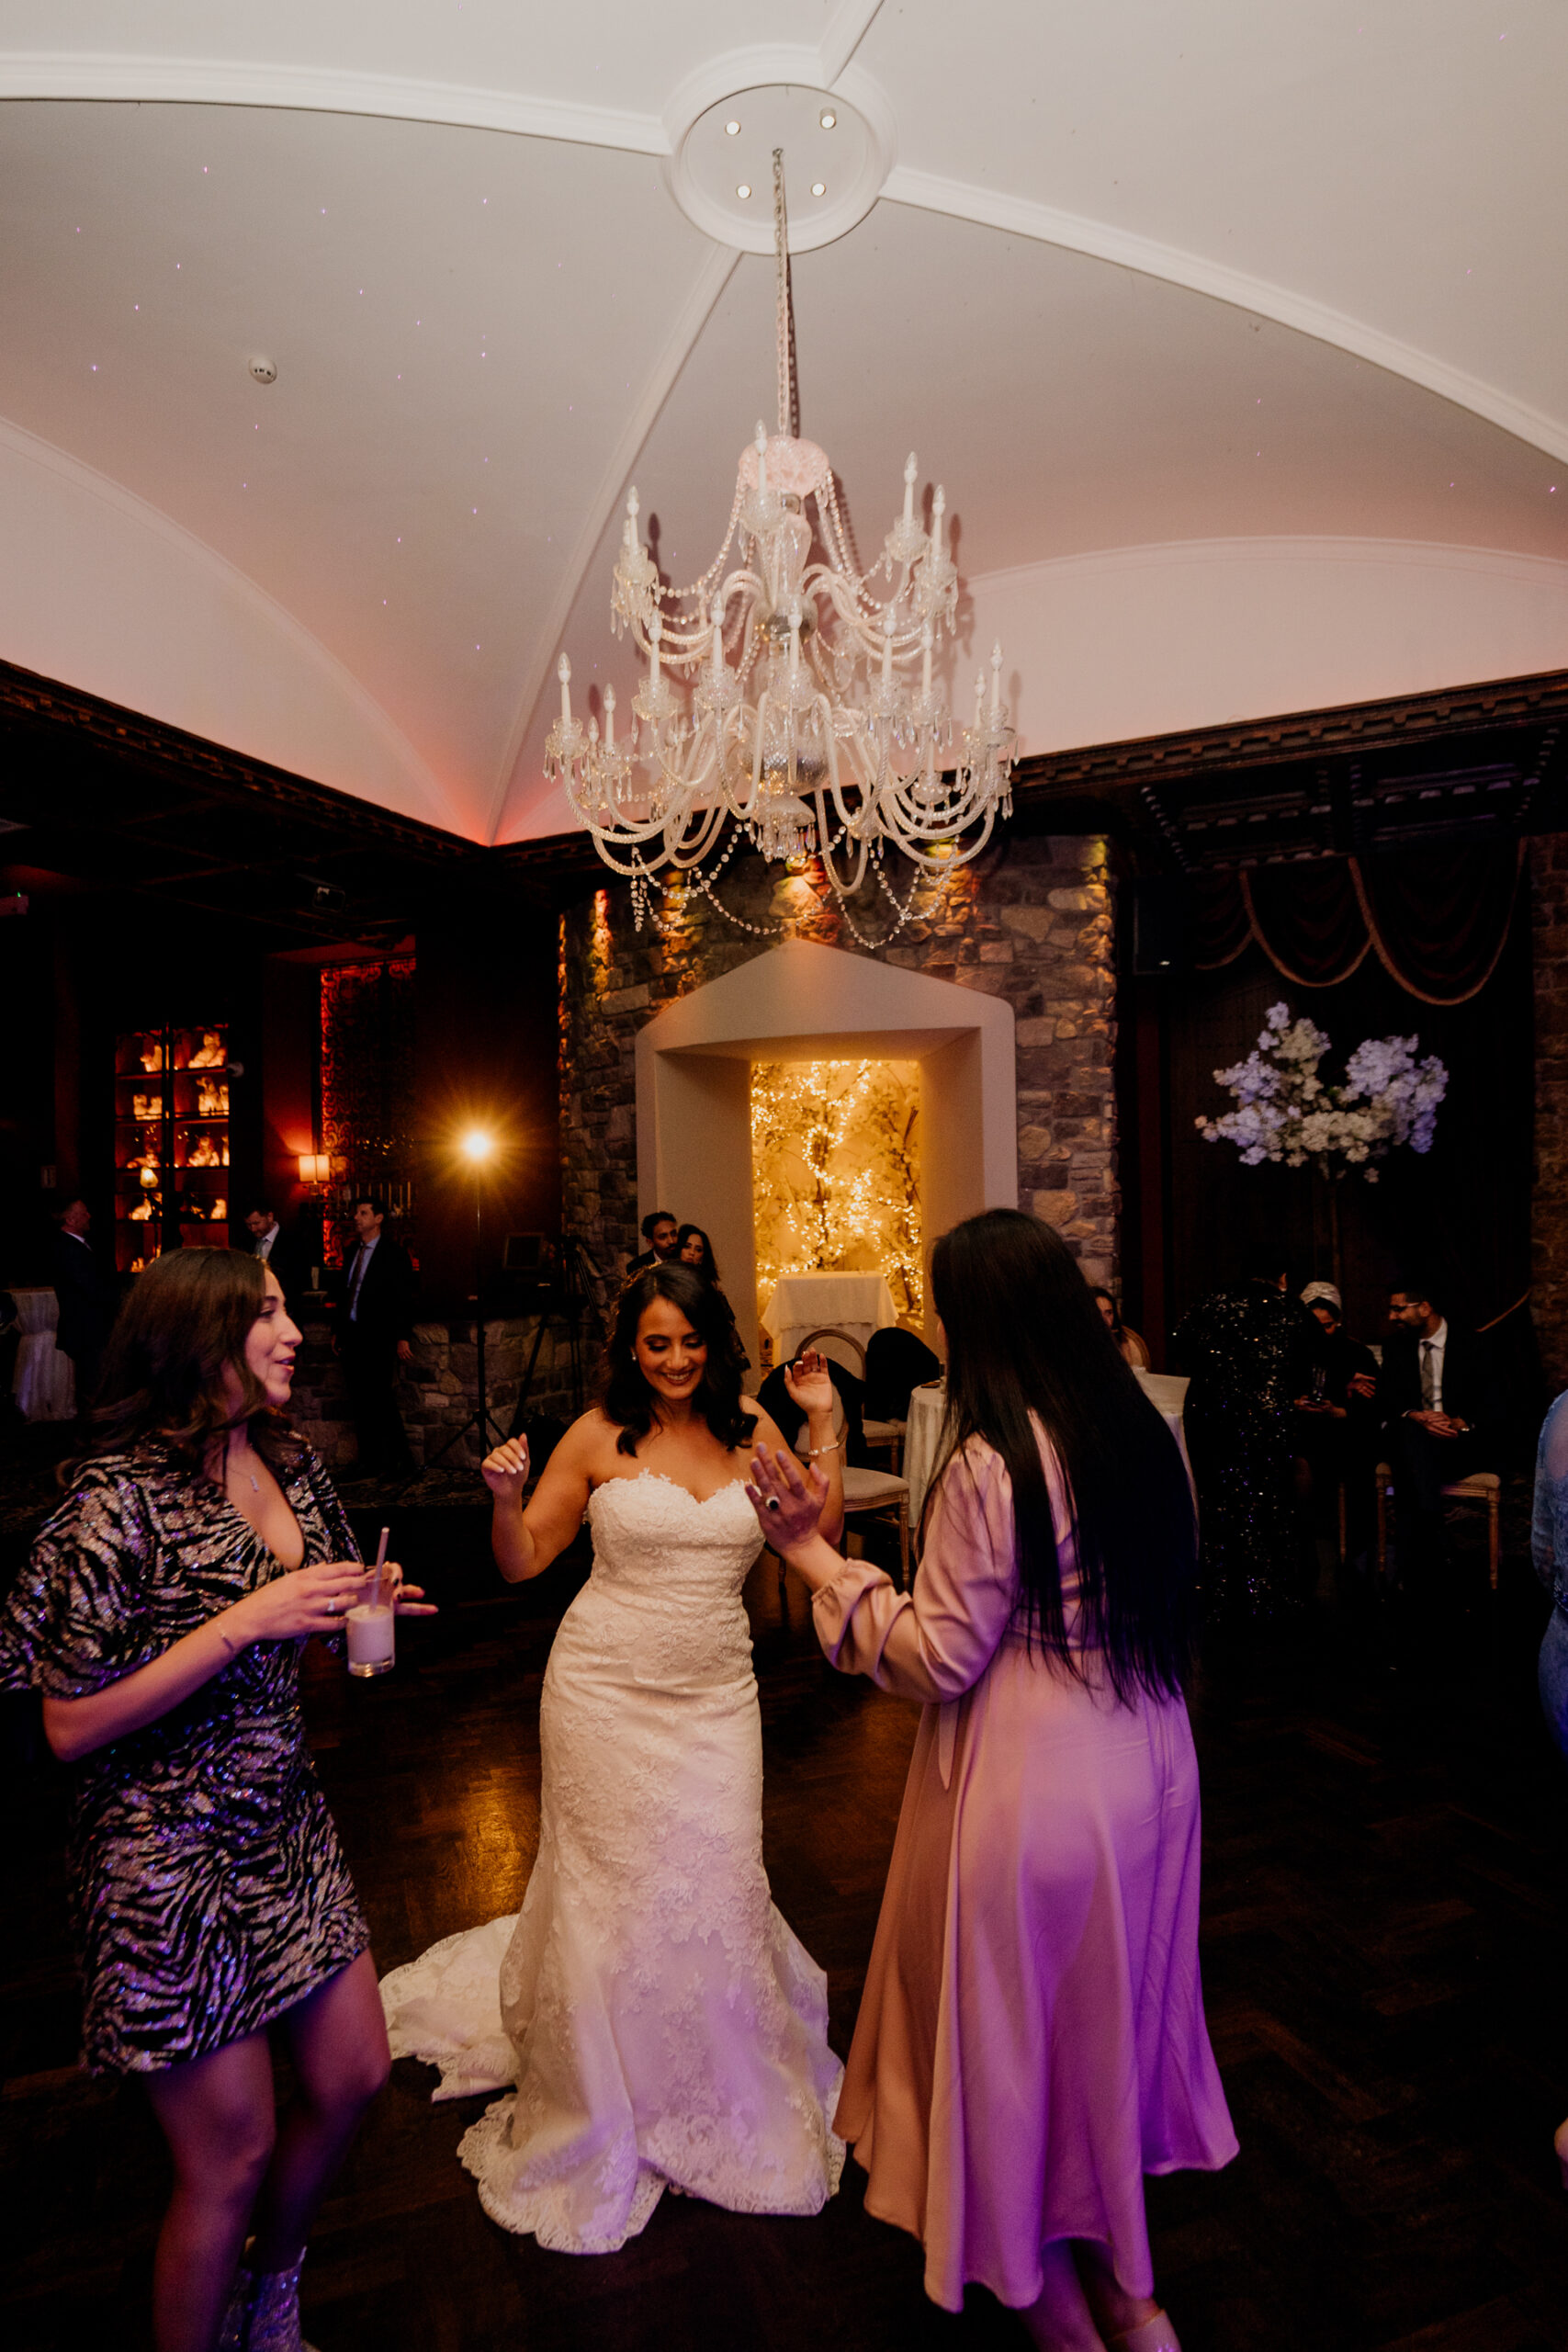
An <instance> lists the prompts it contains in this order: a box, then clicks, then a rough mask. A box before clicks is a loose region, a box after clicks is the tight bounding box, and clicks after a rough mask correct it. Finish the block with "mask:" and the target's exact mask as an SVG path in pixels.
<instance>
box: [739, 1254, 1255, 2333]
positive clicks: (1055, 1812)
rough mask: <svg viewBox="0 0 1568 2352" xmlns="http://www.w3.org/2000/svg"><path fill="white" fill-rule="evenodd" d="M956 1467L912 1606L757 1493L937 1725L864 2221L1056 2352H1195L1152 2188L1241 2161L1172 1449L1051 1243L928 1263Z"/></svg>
mask: <svg viewBox="0 0 1568 2352" xmlns="http://www.w3.org/2000/svg"><path fill="white" fill-rule="evenodd" d="M931 1274H932V1292H933V1296H934V1300H935V1305H936V1307H937V1311H938V1313H939V1315H940V1316H941V1317H942V1323H943V1325H944V1326H945V1329H946V1334H947V1352H948V1383H947V1387H948V1409H947V1423H946V1428H945V1431H944V1443H945V1466H944V1468H943V1469H942V1472H941V1473H940V1474H939V1476H938V1478H937V1479H936V1480H935V1481H933V1485H932V1490H931V1498H930V1500H929V1502H928V1504H927V1509H926V1514H925V1525H924V1532H923V1543H922V1547H921V1555H920V1567H919V1577H918V1578H917V1580H916V1584H915V1590H914V1594H913V1597H912V1598H911V1597H909V1596H907V1595H903V1594H900V1593H898V1592H897V1591H896V1590H895V1589H894V1587H893V1586H892V1584H891V1583H890V1582H889V1580H888V1578H887V1577H886V1576H884V1575H883V1574H882V1573H881V1572H880V1570H878V1569H875V1568H873V1567H871V1566H869V1565H868V1564H867V1563H865V1562H864V1561H860V1560H845V1559H843V1558H841V1557H840V1555H839V1554H838V1553H836V1552H834V1551H833V1550H832V1549H831V1548H830V1547H829V1544H827V1543H826V1541H825V1540H824V1539H823V1537H822V1536H821V1535H820V1534H819V1533H818V1532H817V1521H818V1511H819V1510H820V1506H821V1499H822V1493H823V1491H824V1490H823V1488H822V1485H821V1481H820V1478H819V1477H818V1475H817V1474H816V1472H815V1470H813V1472H812V1474H811V1476H810V1477H809V1479H808V1478H807V1477H803V1476H802V1474H801V1472H800V1471H799V1469H798V1468H797V1467H796V1466H795V1464H794V1463H793V1462H792V1461H790V1460H788V1459H787V1458H783V1457H772V1458H770V1457H767V1456H765V1455H763V1454H759V1455H758V1457H757V1459H756V1460H755V1462H754V1464H753V1468H752V1485H751V1487H750V1488H749V1490H748V1491H749V1492H750V1495H751V1498H752V1501H753V1502H754V1503H755V1505H756V1507H757V1510H758V1515H759V1518H760V1519H761V1523H762V1526H763V1529H764V1532H766V1534H767V1537H768V1540H769V1542H770V1543H771V1544H773V1548H774V1549H775V1550H776V1551H777V1552H778V1553H779V1554H780V1555H782V1556H783V1557H784V1559H785V1560H787V1561H788V1563H789V1565H790V1566H792V1567H794V1568H795V1569H796V1570H798V1572H799V1573H800V1574H801V1575H802V1576H803V1577H805V1578H806V1580H807V1583H808V1584H809V1585H810V1586H811V1588H812V1590H813V1594H814V1603H813V1606H814V1611H815V1617H816V1623H817V1631H818V1638H819V1640H820V1641H821V1644H822V1646H823V1649H824V1650H825V1651H826V1653H827V1655H828V1657H829V1658H830V1659H831V1661H832V1662H833V1664H834V1665H835V1666H837V1667H838V1668H840V1669H841V1670H842V1671H844V1672H846V1673H860V1674H867V1675H870V1676H871V1678H872V1679H873V1680H874V1681H875V1682H876V1683H877V1684H878V1685H879V1686H880V1687H881V1688H882V1689H883V1690H885V1691H897V1692H898V1693H899V1694H900V1695H902V1696H904V1697H907V1698H914V1699H919V1700H921V1701H923V1702H924V1704H925V1713H924V1714H923V1716H922V1718H921V1722H920V1728H919V1735H918V1736H917V1739H916V1742H915V1752H914V1756H913V1758H912V1760H911V1762H910V1766H909V1779H908V1787H907V1789H906V1791H905V1795H904V1805H903V1811H902V1814H901V1815H900V1818H899V1823H898V1834H897V1842H896V1844H895V1846H894V1850H893V1860H892V1863H891V1866H890V1868H889V1871H888V1879H887V1890H886V1894H885V1896H884V1898H883V1905H882V1916H881V1918H880V1920H879V1921H878V1924H877V1930H876V1939H875V1943H874V1947H873V1951H872V1956H871V1967H870V1971H869V1973H868V1976H867V1979H866V1987H865V1994H864V1997H863V2001H862V2004H861V2011H860V2017H859V2020H858V2022H857V2024H856V2027H855V2034H854V2042H853V2046H852V2050H851V2052H850V2059H849V2065H848V2069H847V2073H846V2076H845V2082H844V2087H843V2092H842V2095H841V2097H840V2102H839V2108H838V2113H837V2116H836V2119H835V2129H836V2131H838V2132H839V2134H840V2136H841V2137H842V2138H844V2139H846V2140H849V2141H851V2142H852V2143H853V2145H854V2153H855V2156H856V2159H857V2161H858V2162H859V2163H861V2164H862V2165H864V2167H865V2169H866V2171H867V2173H868V2174H869V2176H870V2177H869V2181H868V2184H867V2188H866V2206H867V2210H868V2211H870V2212H872V2213H874V2214H875V2215H877V2216H878V2217H879V2218H880V2219H882V2220H884V2221H887V2222H895V2223H897V2225H898V2227H900V2228H902V2229H906V2230H908V2231H910V2232H911V2233H913V2234H914V2235H915V2236H917V2237H919V2239H920V2240H921V2241H922V2243H923V2245H924V2247H925V2278H926V2290H927V2292H928V2293H929V2294H930V2295H931V2298H932V2300H933V2301H936V2302H938V2303H941V2304H942V2305H943V2306H944V2307H945V2308H946V2309H947V2310H949V2311H957V2310H959V2309H960V2308H961V2307H962V2304H963V2301H964V2286H965V2284H966V2283H967V2282H968V2281H970V2280H975V2281H977V2282H978V2283H980V2284H982V2285H984V2286H986V2287H988V2288H989V2289H990V2290H991V2291H992V2293H993V2294H995V2295H996V2296H997V2298H998V2301H1001V2302H1003V2303H1005V2304H1008V2305H1010V2307H1012V2308H1013V2309H1015V2310H1016V2311H1017V2312H1019V2314H1020V2316H1021V2319H1022V2320H1023V2322H1024V2324H1025V2325H1026V2327H1027V2328H1028V2331H1029V2334H1030V2335H1031V2336H1032V2339H1033V2341H1034V2342H1035V2343H1036V2344H1038V2345H1041V2346H1046V2347H1049V2352H1104V2347H1107V2346H1110V2347H1113V2352H1179V2346H1178V2344H1177V2337H1176V2333H1175V2330H1174V2329H1173V2327H1172V2326H1171V2324H1170V2321H1169V2319H1168V2317H1167V2315H1166V2313H1165V2312H1163V2311H1162V2310H1161V2309H1160V2307H1159V2305H1158V2304H1157V2303H1156V2301H1155V2298H1154V2273H1153V2268H1152V2265H1151V2263H1150V2258H1149V2241H1148V2229H1147V2225H1146V2222H1145V2213H1144V2176H1145V2173H1163V2172H1174V2171H1178V2170H1181V2169H1183V2168H1185V2167H1189V2166H1195V2167H1198V2168H1200V2169H1205V2170H1214V2169H1217V2168H1218V2167H1219V2166H1220V2165H1225V2164H1228V2163H1229V2161H1230V2159H1231V2157H1232V2156H1233V2155H1235V2150H1236V2141H1235V2132H1234V2131H1233V2130H1232V2128H1231V2120H1230V2115H1229V2112H1228V2110H1227V2109H1226V2106H1225V2100H1224V2092H1223V2090H1222V2089H1221V2087H1220V2078H1219V2073H1218V2070H1217V2068H1216V2066H1215V2064H1214V2058H1213V2051H1212V2050H1211V2048H1210V2046H1209V2036H1208V2030H1207V2028H1206V2026H1205V2024H1204V2020H1203V2000H1202V1993H1201V1985H1200V1982H1199V1972H1198V1874H1199V1848H1200V1826H1199V1804H1198V1767H1197V1759H1196V1758H1195V1756H1194V1754H1193V1748H1192V1735H1191V1731H1190V1726H1189V1724H1188V1720H1187V1709H1186V1706H1185V1704H1184V1702H1183V1700H1182V1696H1181V1679H1182V1676H1183V1673H1184V1672H1185V1670H1186V1668H1187V1665H1188V1660H1189V1654H1190V1636H1191V1611H1192V1595H1193V1581H1194V1573H1195V1568H1196V1555H1197V1539H1196V1531H1195V1527H1194V1523H1193V1512H1192V1498H1191V1494H1190V1489H1189V1487H1188V1483H1187V1478H1186V1474H1185V1471H1184V1469H1183V1466H1182V1463H1181V1459H1180V1456H1179V1453H1178V1451H1177V1448H1176V1444H1175V1442H1174V1441H1173V1439H1172V1438H1171V1435H1170V1432H1169V1430H1168V1429H1167V1427H1166V1425H1165V1423H1164V1422H1163V1421H1162V1419H1160V1416H1159V1415H1158V1413H1156V1410H1155V1408H1154V1407H1153V1406H1152V1405H1151V1404H1150V1403H1149V1402H1148V1400H1147V1398H1146V1397H1145V1396H1144V1394H1143V1391H1142V1390H1141V1389H1140V1387H1139V1386H1138V1384H1137V1382H1136V1380H1135V1379H1134V1376H1133V1374H1132V1372H1131V1371H1130V1369H1129V1368H1128V1366H1127V1365H1126V1364H1125V1363H1123V1362H1122V1358H1121V1356H1120V1354H1119V1353H1118V1351H1117V1350H1116V1347H1115V1344H1114V1342H1113V1341H1112V1340H1111V1334H1110V1333H1109V1332H1108V1330H1107V1329H1106V1328H1105V1325H1104V1323H1103V1321H1102V1320H1101V1318H1100V1313H1099V1310H1098V1308H1097V1307H1096V1306H1095V1304H1094V1300H1093V1298H1092V1296H1091V1295H1090V1293H1089V1289H1088V1287H1087V1285H1086V1284H1085V1283H1084V1280H1083V1277H1082V1276H1081V1274H1080V1273H1079V1272H1078V1269H1077V1264H1076V1262H1075V1261H1074V1260H1073V1258H1072V1257H1071V1255H1070V1253H1069V1252H1068V1250H1067V1249H1066V1244H1065V1243H1064V1242H1063V1241H1062V1240H1061V1239H1060V1238H1059V1237H1058V1236H1057V1235H1056V1234H1055V1233H1054V1232H1053V1231H1052V1230H1051V1228H1050V1227H1048V1226H1045V1225H1042V1224H1041V1223H1039V1221H1038V1220H1037V1219H1035V1218H1034V1217H1031V1216H1023V1215H1021V1213H1020V1212H1018V1211H1017V1210H1013V1209H992V1210H988V1211H987V1213H986V1214H985V1215H984V1216H977V1217H971V1218H969V1219H968V1220H967V1221H966V1222H965V1223H964V1224H963V1225H960V1226H956V1227H954V1228H953V1231H952V1232H951V1233H948V1234H945V1235H943V1237H942V1239H941V1240H940V1241H939V1242H938V1243H937V1246H936V1251H935V1256H934V1258H933V1261H932V1269H931Z"/></svg>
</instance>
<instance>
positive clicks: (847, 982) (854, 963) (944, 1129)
mask: <svg viewBox="0 0 1568 2352" xmlns="http://www.w3.org/2000/svg"><path fill="white" fill-rule="evenodd" d="M861 1055H869V1056H873V1057H876V1058H879V1059H886V1060H897V1061H913V1062H918V1063H919V1066H920V1080H921V1094H922V1108H921V1122H920V1125H921V1152H920V1196H921V1206H922V1216H923V1222H924V1229H925V1237H926V1243H925V1246H926V1255H927V1262H928V1266H929V1262H930V1252H931V1241H932V1240H933V1239H934V1238H935V1237H936V1236H937V1235H938V1234H939V1233H942V1232H943V1231H945V1229H946V1228H947V1227H949V1226H950V1225H953V1223H954V1222H955V1221H956V1220H957V1219H958V1218H959V1217H963V1216H973V1215H974V1214H975V1212H976V1210H978V1209H983V1208H998V1207H1005V1208H1012V1207H1016V1205H1017V1203H1018V1095H1017V1079H1016V1074H1015V1051H1014V1036H1013V1014H1012V1008H1011V1006H1010V1004H1008V1003H1007V1001H1005V999H1002V998H998V997H994V996H987V995H985V994H982V993H981V992H980V991H979V990H978V989H965V988H959V987H957V986H955V985H954V984H953V982H952V981H949V980H937V979H931V978H928V977H927V976H926V975H925V974H924V973H920V972H910V971H904V970H900V969H899V968H897V967H895V966H891V965H887V964H883V963H878V962H874V961H873V960H872V958H871V957H869V956H851V955H847V954H845V953H844V952H843V950H842V949H840V948H837V947H818V946H814V945H812V944H809V943H807V942H806V941H804V940H786V941H785V942H784V944H782V945H780V946H778V947H774V948H771V949H770V950H769V951H768V953H767V954H766V955H764V956H755V957H753V958H752V959H751V961H750V962H749V963H746V964H743V965H742V966H741V967H739V970H738V971H734V972H728V973H726V974H725V976H724V977H723V978H721V979H716V980H711V981H709V982H708V984H707V985H706V986H705V987H704V988H699V989H693V991H692V992H691V994H690V995H689V996H683V997H682V998H680V999H679V1000H678V1001H676V1002H675V1003H674V1004H671V1005H670V1006H667V1007H666V1009H665V1010H664V1012H660V1013H659V1014H657V1015H656V1016H655V1018H654V1019H653V1020H651V1021H649V1022H648V1023H646V1024H645V1026H644V1027H643V1028H642V1029H641V1030H640V1031H639V1032H638V1035H637V1193H638V1196H639V1199H640V1200H641V1202H642V1203H643V1204H644V1206H645V1208H647V1207H653V1206H655V1205H661V1206H668V1207H670V1208H671V1209H673V1210H674V1211H675V1212H676V1214H677V1215H679V1216H682V1217H689V1218H691V1219H692V1221H693V1222H694V1224H697V1225H701V1226H703V1227H705V1229H706V1230H707V1232H708V1233H709V1234H710V1235H711V1236H712V1238H713V1244H714V1250H715V1253H716V1257H717V1259H718V1262H719V1264H720V1266H721V1267H722V1268H723V1270H724V1276H725V1285H726V1288H727V1291H728V1295H729V1298H730V1300H731V1302H732V1303H733V1305H734V1307H735V1316H736V1321H737V1323H738V1324H739V1327H740V1333H741V1337H742V1339H743V1340H744V1341H745V1345H746V1350H747V1352H748V1354H749V1355H750V1357H751V1360H752V1362H753V1363H758V1362H760V1360H761V1349H760V1346H759V1343H758V1334H757V1307H756V1257H755V1250H754V1247H753V1239H752V1210H751V1127H750V1080H751V1065H752V1063H753V1062H754V1061H758V1060H768V1061H829V1060H839V1061H841V1060H847V1059H850V1058H852V1057H857V1056H861ZM928 1295H929V1291H928Z"/></svg>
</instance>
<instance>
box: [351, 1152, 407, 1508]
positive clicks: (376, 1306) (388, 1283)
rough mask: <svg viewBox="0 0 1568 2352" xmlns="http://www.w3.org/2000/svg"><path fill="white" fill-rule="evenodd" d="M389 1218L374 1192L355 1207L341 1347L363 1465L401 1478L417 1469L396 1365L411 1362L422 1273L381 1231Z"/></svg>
mask: <svg viewBox="0 0 1568 2352" xmlns="http://www.w3.org/2000/svg"><path fill="white" fill-rule="evenodd" d="M386 1216H387V1204H386V1202H385V1201H383V1200H378V1199H377V1198H376V1197H374V1196H373V1195H367V1197H366V1198H365V1199H364V1200H361V1201H355V1204H354V1225H355V1232H356V1233H357V1235H358V1237H359V1238H358V1243H357V1246H356V1247H355V1251H354V1255H353V1256H352V1257H351V1258H350V1260H349V1261H348V1265H347V1267H346V1268H345V1270H344V1284H343V1315H342V1320H341V1322H340V1324H339V1326H338V1350H339V1352H340V1354H341V1355H342V1357H343V1368H344V1376H345V1378H346V1380H347V1382H348V1402H349V1409H350V1411H351V1412H352V1413H353V1415H354V1425H355V1430H356V1431H357V1433H358V1437H359V1465H360V1469H361V1471H362V1472H363V1473H365V1474H366V1475H368V1476H379V1477H398V1476H401V1475H402V1474H403V1473H404V1472H406V1471H408V1470H411V1469H412V1467H413V1457H412V1454H411V1453H410V1452H409V1442H408V1438H407V1436H406V1434H405V1433H404V1430H403V1425H402V1421H401V1419H400V1416H399V1413H398V1401H397V1397H396V1396H395V1394H394V1393H393V1392H394V1384H395V1383H396V1380H397V1377H398V1367H399V1364H400V1363H412V1361H413V1344H412V1342H413V1307H414V1293H415V1289H416V1287H417V1277H416V1276H415V1273H414V1270H413V1261H412V1259H411V1257H410V1256H409V1253H408V1251H407V1250H405V1249H404V1248H403V1245H402V1243H401V1242H400V1241H394V1240H393V1239H392V1238H391V1236H390V1234H388V1233H384V1232H383V1231H382V1227H383V1225H384V1223H385V1220H386Z"/></svg>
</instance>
